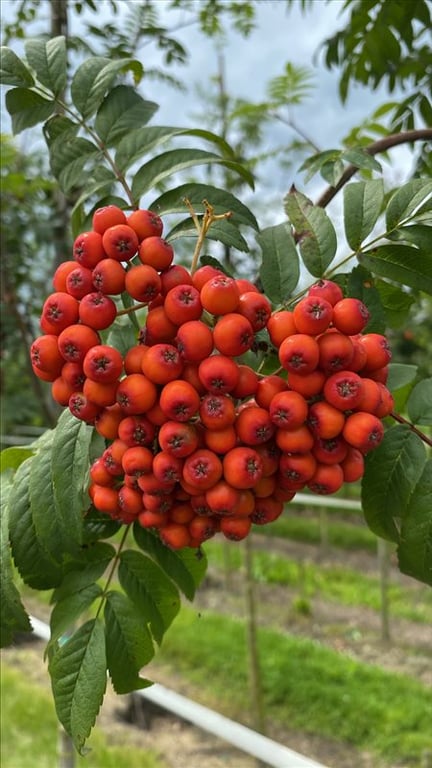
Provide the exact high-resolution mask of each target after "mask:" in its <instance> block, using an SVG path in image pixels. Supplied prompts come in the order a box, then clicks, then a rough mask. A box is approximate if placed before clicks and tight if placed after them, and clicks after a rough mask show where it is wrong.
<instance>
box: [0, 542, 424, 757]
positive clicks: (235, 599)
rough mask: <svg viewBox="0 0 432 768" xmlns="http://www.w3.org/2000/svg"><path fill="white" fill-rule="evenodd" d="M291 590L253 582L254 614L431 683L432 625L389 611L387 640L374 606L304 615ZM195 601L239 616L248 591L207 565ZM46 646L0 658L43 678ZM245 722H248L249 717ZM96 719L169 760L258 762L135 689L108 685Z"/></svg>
mask: <svg viewBox="0 0 432 768" xmlns="http://www.w3.org/2000/svg"><path fill="white" fill-rule="evenodd" d="M253 542H254V546H255V547H266V546H268V543H269V542H268V539H266V537H264V536H254V539H253ZM233 546H235V545H233ZM271 546H272V550H273V551H274V549H275V547H276V546H277V547H278V548H279V550H280V551H281V552H285V553H286V555H287V556H289V557H290V558H296V559H297V560H300V561H301V560H308V561H316V562H318V561H319V562H321V563H326V564H331V565H338V564H340V565H343V566H344V567H346V568H352V569H360V570H361V571H362V572H367V573H368V574H370V575H374V574H375V575H377V561H376V557H375V556H374V555H372V554H369V553H366V552H362V553H359V552H352V553H351V552H346V551H343V552H342V551H338V550H336V549H331V550H327V551H326V552H325V553H323V552H322V551H319V549H318V548H317V547H315V546H313V545H307V544H301V543H298V542H291V541H286V540H279V541H278V542H277V543H275V540H274V539H273V538H272V543H271ZM390 579H391V581H392V582H393V583H394V582H396V583H403V584H404V586H406V587H407V588H409V589H410V590H411V591H412V599H413V601H414V600H415V599H416V590H417V589H418V587H417V585H416V582H415V581H413V580H412V579H409V578H408V577H404V576H402V575H401V574H400V573H399V571H398V570H397V568H396V567H395V566H394V565H392V567H391V574H390ZM296 598H298V591H295V590H290V589H289V588H287V587H278V586H275V585H272V586H269V585H266V584H257V586H256V605H257V610H258V620H259V621H260V622H262V624H263V625H266V626H272V627H276V628H278V629H280V630H281V631H286V632H290V633H291V634H297V635H299V636H305V637H312V638H314V639H316V640H319V641H320V642H321V643H323V644H325V645H327V646H329V647H331V648H333V649H334V650H337V651H339V652H341V653H343V654H346V655H349V656H350V657H352V658H355V659H359V660H361V661H364V662H367V663H369V664H375V665H378V666H380V667H382V668H385V669H388V670H392V671H397V672H400V673H403V674H407V675H410V676H411V677H413V678H415V679H417V680H420V681H422V682H423V683H424V684H425V685H432V664H431V648H432V631H431V628H430V626H428V625H423V624H419V623H414V622H410V621H408V620H405V619H398V618H395V617H391V624H390V631H391V640H390V641H383V640H382V638H381V627H380V618H379V616H378V615H377V613H376V612H375V611H372V610H369V609H367V608H359V607H358V606H355V607H350V606H343V605H341V604H339V603H333V602H330V601H325V600H322V599H319V598H313V599H312V600H309V603H310V613H309V614H306V615H303V614H302V613H301V612H299V610H298V609H297V610H296V609H295V605H296V603H295V600H296ZM194 606H195V607H196V609H197V610H198V611H200V612H202V611H205V610H212V611H213V610H215V611H216V610H217V611H219V612H226V613H227V614H234V615H236V616H242V615H244V613H245V599H244V592H243V587H242V582H241V576H240V574H239V573H238V572H237V573H231V575H230V589H229V590H226V589H225V587H224V581H223V577H222V576H221V574H220V572H217V571H215V570H214V569H213V568H212V567H210V568H209V572H208V575H207V577H206V580H205V583H204V584H203V585H202V587H201V589H200V590H199V592H198V595H197V597H196V599H195V601H194ZM28 608H29V610H30V611H32V610H33V611H34V613H35V615H37V616H38V617H39V618H41V619H44V618H47V617H46V616H45V617H44V616H43V615H42V613H43V612H42V611H41V608H40V606H38V607H37V608H36V607H34V608H32V606H30V605H29V606H28ZM43 647H44V644H43V643H41V642H39V641H36V642H33V643H32V644H31V645H29V644H28V643H26V645H25V648H24V649H23V648H19V647H12V648H8V649H5V650H4V651H2V656H3V659H4V662H6V663H11V664H14V665H16V666H19V667H20V668H22V669H23V670H24V671H25V672H26V674H28V675H29V677H30V678H31V679H32V680H37V681H38V682H40V683H42V684H44V685H46V686H48V685H49V683H48V676H47V673H46V668H45V666H44V664H43V661H42V656H43V650H42V649H43ZM147 673H148V676H149V677H150V679H152V680H153V681H155V682H159V683H161V684H163V685H166V686H167V687H169V688H171V689H172V690H175V691H177V692H178V693H182V694H183V695H186V696H188V697H190V698H191V699H193V700H195V701H201V703H205V702H204V701H203V698H202V692H200V691H199V690H198V689H197V688H195V687H194V686H193V685H192V684H191V683H190V682H189V681H188V680H187V679H186V678H184V677H181V676H180V675H179V674H178V673H176V672H175V671H173V670H172V669H171V668H169V667H168V666H165V665H163V664H162V663H160V662H158V661H156V662H152V664H151V669H150V670H147ZM244 723H245V724H249V725H250V723H248V722H247V720H246V719H245V721H244ZM98 725H99V726H100V727H101V728H102V729H103V730H104V731H105V732H106V734H107V738H108V739H109V740H110V741H111V743H113V744H114V743H127V744H129V745H134V746H140V747H141V748H142V749H143V750H151V751H153V752H157V753H158V755H159V756H160V759H161V761H162V763H163V765H164V767H166V768H204V766H205V768H258V763H257V761H256V760H255V759H253V758H251V757H249V756H247V755H245V754H244V753H242V752H239V751H238V750H236V749H234V748H232V747H231V746H230V745H229V744H227V743H225V742H223V741H221V740H220V739H218V738H216V737H213V736H211V735H210V734H207V733H204V732H203V731H201V730H200V729H198V728H196V727H195V726H192V725H190V724H188V723H186V722H184V721H181V720H179V719H178V718H175V717H173V716H172V715H170V714H169V713H166V712H164V711H161V710H159V709H158V708H157V707H154V705H149V703H144V702H143V699H142V698H141V697H138V696H121V697H119V696H116V695H115V694H114V693H113V692H112V691H111V690H110V689H108V692H107V695H106V697H105V700H104V705H103V707H102V710H101V713H100V715H99V718H98ZM267 735H268V736H270V737H271V738H274V739H275V740H277V741H280V742H281V743H283V744H285V745H286V746H287V747H289V748H290V749H292V750H294V751H296V752H299V753H300V754H302V755H305V756H308V757H309V758H311V759H315V760H316V761H317V762H318V763H322V764H323V765H325V766H328V768H384V766H385V768H408V766H406V767H405V766H404V765H403V764H402V763H400V762H398V763H396V764H394V765H391V766H390V765H389V763H388V762H386V763H384V762H380V761H377V758H376V757H373V756H372V755H370V754H368V753H367V752H360V751H355V750H353V748H352V747H350V746H348V745H344V744H341V743H340V742H337V741H333V740H331V739H324V738H321V737H318V736H313V735H310V734H306V733H301V732H298V731H294V730H292V731H291V730H289V729H284V730H283V731H282V730H280V729H279V730H277V729H274V728H273V729H272V728H269V729H268V731H267ZM8 768H13V766H8ZM89 768H91V765H90V763H89ZM287 768H288V766H287ZM409 768H413V766H412V765H411V766H409Z"/></svg>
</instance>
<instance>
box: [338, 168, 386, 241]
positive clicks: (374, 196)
mask: <svg viewBox="0 0 432 768" xmlns="http://www.w3.org/2000/svg"><path fill="white" fill-rule="evenodd" d="M383 200H384V185H383V181H382V179H376V180H375V179H374V180H372V181H359V182H356V183H354V184H348V186H346V187H345V188H344V227H345V236H346V239H347V242H348V244H349V246H350V247H351V248H352V249H353V251H357V250H358V249H359V248H360V246H361V244H362V242H363V241H364V240H365V239H366V238H367V236H368V235H370V233H371V232H372V230H373V228H374V226H375V224H376V222H377V220H378V217H379V215H380V213H381V208H382V203H383Z"/></svg>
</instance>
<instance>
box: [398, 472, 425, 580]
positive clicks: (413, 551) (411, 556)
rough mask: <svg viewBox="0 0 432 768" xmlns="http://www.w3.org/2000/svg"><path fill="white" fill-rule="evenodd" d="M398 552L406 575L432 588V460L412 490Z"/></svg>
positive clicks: (402, 569)
mask: <svg viewBox="0 0 432 768" xmlns="http://www.w3.org/2000/svg"><path fill="white" fill-rule="evenodd" d="M397 553H398V560H399V567H400V569H401V571H402V573H406V574H408V576H412V577H413V578H415V579H419V580H420V581H424V582H425V583H426V584H430V585H432V459H429V461H428V462H426V464H425V465H424V467H423V472H422V474H421V475H420V477H419V478H418V481H417V483H416V485H415V487H414V488H413V490H412V494H411V497H410V499H409V502H408V505H407V508H406V510H405V518H404V520H403V521H402V528H401V536H400V543H399V546H398V550H397Z"/></svg>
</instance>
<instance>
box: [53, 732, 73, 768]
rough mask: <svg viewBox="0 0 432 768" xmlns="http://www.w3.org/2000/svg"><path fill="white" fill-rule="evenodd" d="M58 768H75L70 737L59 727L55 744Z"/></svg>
mask: <svg viewBox="0 0 432 768" xmlns="http://www.w3.org/2000/svg"><path fill="white" fill-rule="evenodd" d="M57 754H58V768H75V749H74V745H73V742H72V739H71V737H70V736H69V734H67V733H66V731H65V730H64V729H63V728H62V726H60V728H59V735H58V744H57Z"/></svg>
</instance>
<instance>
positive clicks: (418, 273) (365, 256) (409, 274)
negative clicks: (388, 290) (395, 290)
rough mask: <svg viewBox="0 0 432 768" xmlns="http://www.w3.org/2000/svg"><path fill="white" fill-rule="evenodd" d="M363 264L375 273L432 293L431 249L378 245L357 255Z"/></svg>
mask: <svg viewBox="0 0 432 768" xmlns="http://www.w3.org/2000/svg"><path fill="white" fill-rule="evenodd" d="M359 260H360V262H361V264H362V265H363V266H365V267H366V268H367V269H370V270H371V271H372V272H374V273H375V274H376V275H379V276H380V277H384V278H387V279H388V280H394V282H396V283H401V284H402V285H408V286H410V288H416V289H417V290H419V291H425V292H426V293H429V294H431V295H432V250H431V251H430V252H429V253H425V252H424V251H420V250H419V249H418V248H412V247H411V246H409V245H380V246H379V247H378V248H374V249H373V250H370V251H365V252H364V253H362V254H360V255H359Z"/></svg>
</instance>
